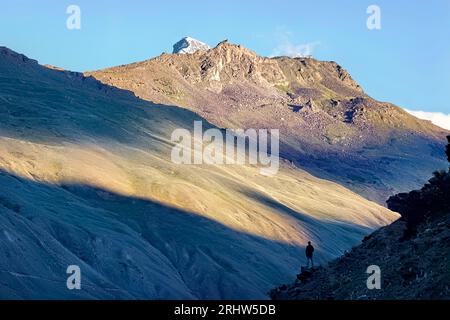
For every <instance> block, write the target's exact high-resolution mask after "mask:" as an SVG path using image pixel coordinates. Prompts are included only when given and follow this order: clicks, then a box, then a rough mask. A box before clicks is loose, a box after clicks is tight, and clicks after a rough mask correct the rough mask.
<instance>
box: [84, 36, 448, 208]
mask: <svg viewBox="0 0 450 320" xmlns="http://www.w3.org/2000/svg"><path fill="white" fill-rule="evenodd" d="M86 74H87V75H92V76H94V77H95V78H97V79H98V80H100V81H102V82H104V83H107V84H111V85H114V86H117V87H120V88H123V89H127V90H131V91H133V92H134V93H135V94H136V95H137V96H139V97H141V98H143V99H146V100H149V101H153V102H156V103H163V104H167V105H176V106H181V107H184V108H187V109H189V110H192V111H194V112H196V113H198V114H199V115H200V116H202V117H204V118H206V119H207V120H209V121H210V122H211V123H213V124H215V125H217V126H219V127H222V128H279V129H280V131H281V141H282V145H281V152H282V155H283V157H285V158H286V159H289V160H292V161H294V162H295V163H296V164H297V165H299V166H300V167H302V168H304V169H306V170H307V171H309V172H310V173H313V174H314V175H317V176H319V177H322V178H325V179H330V180H333V181H336V182H338V183H340V184H343V185H345V186H346V187H348V188H350V189H352V190H353V191H356V192H357V193H359V194H361V195H363V196H365V197H366V198H368V199H372V200H376V201H378V202H379V203H381V204H384V202H385V200H386V199H387V198H388V196H389V195H392V194H394V193H397V192H400V191H405V190H410V189H412V188H415V187H418V186H420V185H421V184H423V182H424V181H425V180H426V178H427V177H426V175H425V174H424V172H428V171H431V170H432V169H434V168H439V167H442V166H443V164H444V155H443V153H442V141H443V138H444V137H445V135H446V134H448V132H445V130H443V129H440V128H438V127H436V126H434V125H432V124H431V123H430V122H427V121H422V120H419V119H417V118H415V117H413V116H411V115H409V114H408V113H406V112H405V111H403V110H402V109H400V108H399V107H397V106H394V105H392V104H390V103H384V102H379V101H376V100H374V99H372V98H371V97H369V96H368V95H367V94H366V93H364V91H363V90H362V88H361V87H360V86H359V85H358V84H357V83H356V82H355V81H354V80H353V79H352V78H351V76H350V75H349V74H348V72H347V71H345V70H344V69H343V68H342V67H341V66H339V65H338V64H337V63H335V62H323V61H317V60H315V59H311V58H295V59H292V58H287V57H277V58H264V57H260V56H258V55H256V54H255V53H254V52H252V51H250V50H248V49H246V48H244V47H241V46H236V45H233V44H230V43H228V42H226V41H225V42H222V43H220V44H219V45H218V46H216V47H215V48H213V49H211V50H208V51H199V52H196V53H194V54H188V55H170V54H163V55H161V56H159V57H157V58H154V59H151V60H147V61H143V62H139V63H133V64H130V65H125V66H119V67H114V68H110V69H105V70H100V71H96V72H88V73H86Z"/></svg>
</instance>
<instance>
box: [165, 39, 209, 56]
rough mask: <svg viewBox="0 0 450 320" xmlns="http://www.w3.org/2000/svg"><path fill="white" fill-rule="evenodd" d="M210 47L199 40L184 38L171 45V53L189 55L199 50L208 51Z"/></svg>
mask: <svg viewBox="0 0 450 320" xmlns="http://www.w3.org/2000/svg"><path fill="white" fill-rule="evenodd" d="M209 49H210V47H209V46H208V45H207V44H206V43H203V42H201V41H199V40H196V39H193V38H191V37H185V38H183V39H181V40H180V41H178V42H177V43H175V44H174V45H173V53H174V54H176V53H181V54H189V53H195V52H197V51H199V50H209Z"/></svg>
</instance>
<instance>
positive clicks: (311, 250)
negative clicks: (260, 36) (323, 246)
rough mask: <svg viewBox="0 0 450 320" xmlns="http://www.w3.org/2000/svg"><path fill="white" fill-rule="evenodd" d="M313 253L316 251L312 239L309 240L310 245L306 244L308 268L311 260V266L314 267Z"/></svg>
mask: <svg viewBox="0 0 450 320" xmlns="http://www.w3.org/2000/svg"><path fill="white" fill-rule="evenodd" d="M313 253H314V247H313V246H312V245H311V241H308V245H307V246H306V249H305V254H306V267H307V268H309V262H310V261H311V267H314V262H313Z"/></svg>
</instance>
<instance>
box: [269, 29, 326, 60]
mask: <svg viewBox="0 0 450 320" xmlns="http://www.w3.org/2000/svg"><path fill="white" fill-rule="evenodd" d="M292 38H293V33H292V32H291V31H289V30H288V29H286V28H285V27H278V28H277V30H276V32H275V39H276V42H277V43H278V45H277V46H276V47H275V48H274V49H273V50H272V54H271V56H272V57H277V56H288V57H291V58H299V57H306V56H312V55H313V53H314V50H315V48H316V47H317V46H318V45H319V44H320V43H319V42H318V41H315V42H309V43H295V42H294V41H292V40H291V39H292Z"/></svg>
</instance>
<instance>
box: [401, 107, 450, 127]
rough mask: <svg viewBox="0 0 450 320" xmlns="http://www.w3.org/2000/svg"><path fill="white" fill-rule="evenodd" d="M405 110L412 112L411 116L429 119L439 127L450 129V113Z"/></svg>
mask: <svg viewBox="0 0 450 320" xmlns="http://www.w3.org/2000/svg"><path fill="white" fill-rule="evenodd" d="M405 110H406V109H405ZM406 112H408V113H410V114H412V115H413V116H415V117H417V118H419V119H423V120H429V121H431V122H433V123H434V124H435V125H437V126H439V127H441V128H444V129H447V130H450V114H445V113H442V112H426V111H412V110H406Z"/></svg>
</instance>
